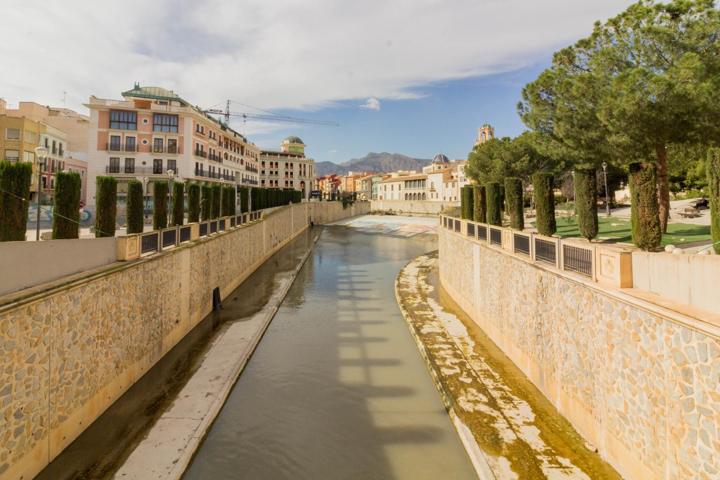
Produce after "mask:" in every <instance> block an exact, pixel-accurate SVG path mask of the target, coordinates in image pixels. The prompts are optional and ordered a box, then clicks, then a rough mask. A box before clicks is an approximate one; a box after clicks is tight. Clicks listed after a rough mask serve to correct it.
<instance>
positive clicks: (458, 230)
mask: <svg viewBox="0 0 720 480" xmlns="http://www.w3.org/2000/svg"><path fill="white" fill-rule="evenodd" d="M455 231H456V232H458V233H459V232H460V220H457V219H455Z"/></svg>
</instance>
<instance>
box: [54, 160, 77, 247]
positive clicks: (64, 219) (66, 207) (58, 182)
mask: <svg viewBox="0 0 720 480" xmlns="http://www.w3.org/2000/svg"><path fill="white" fill-rule="evenodd" d="M81 182H82V181H81V179H80V174H79V173H77V172H58V174H57V175H55V200H54V203H55V206H54V208H53V227H52V238H56V239H59V238H78V227H79V226H80V187H81V185H82V183H81Z"/></svg>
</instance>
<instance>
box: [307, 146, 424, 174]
mask: <svg viewBox="0 0 720 480" xmlns="http://www.w3.org/2000/svg"><path fill="white" fill-rule="evenodd" d="M430 162H431V160H430V159H425V158H413V157H408V156H407V155H402V154H400V153H387V152H381V153H375V152H370V153H368V154H367V155H365V156H364V157H362V158H353V159H351V160H348V161H346V162H342V163H333V162H316V163H315V172H316V174H317V176H318V177H321V176H323V175H329V174H331V173H337V174H338V175H346V174H347V173H348V172H373V173H382V172H394V171H396V170H417V171H420V170H422V168H423V167H425V166H427V165H430Z"/></svg>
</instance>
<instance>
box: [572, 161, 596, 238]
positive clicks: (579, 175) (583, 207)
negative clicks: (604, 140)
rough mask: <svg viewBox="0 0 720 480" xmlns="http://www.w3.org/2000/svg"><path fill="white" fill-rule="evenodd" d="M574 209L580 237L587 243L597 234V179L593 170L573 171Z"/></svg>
mask: <svg viewBox="0 0 720 480" xmlns="http://www.w3.org/2000/svg"><path fill="white" fill-rule="evenodd" d="M574 183H575V207H576V210H577V217H578V227H579V229H580V235H582V236H583V238H586V239H587V240H588V241H590V240H592V239H593V238H595V237H596V236H597V234H598V216H597V177H596V171H595V169H594V168H578V169H576V170H575V182H574Z"/></svg>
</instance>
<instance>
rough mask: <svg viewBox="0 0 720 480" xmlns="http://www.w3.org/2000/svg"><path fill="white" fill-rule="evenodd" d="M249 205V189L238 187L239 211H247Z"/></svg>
mask: <svg viewBox="0 0 720 480" xmlns="http://www.w3.org/2000/svg"><path fill="white" fill-rule="evenodd" d="M249 207H250V189H249V188H248V187H240V213H247V212H248V211H249V209H250V208H249Z"/></svg>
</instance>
